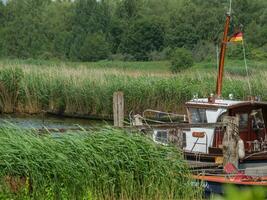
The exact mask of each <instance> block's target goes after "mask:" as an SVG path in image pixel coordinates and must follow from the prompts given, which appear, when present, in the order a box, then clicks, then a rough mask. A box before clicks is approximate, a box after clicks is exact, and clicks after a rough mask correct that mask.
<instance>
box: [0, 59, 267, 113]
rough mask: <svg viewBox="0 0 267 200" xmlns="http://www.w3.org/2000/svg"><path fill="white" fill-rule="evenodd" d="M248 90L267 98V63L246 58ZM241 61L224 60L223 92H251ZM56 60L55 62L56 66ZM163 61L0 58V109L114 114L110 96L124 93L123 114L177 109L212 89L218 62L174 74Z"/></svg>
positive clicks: (243, 96)
mask: <svg viewBox="0 0 267 200" xmlns="http://www.w3.org/2000/svg"><path fill="white" fill-rule="evenodd" d="M248 64H249V66H251V67H250V73H251V77H250V82H251V84H252V94H254V95H260V96H261V97H262V99H264V100H266V99H267V96H266V94H267V92H266V90H267V85H266V81H265V79H266V73H267V72H266V68H265V64H264V63H263V62H252V61H249V63H248ZM242 65H243V63H242V62H241V61H226V73H225V76H224V78H225V79H224V87H223V96H224V97H225V98H227V97H228V95H229V94H230V93H232V94H234V97H235V98H237V99H246V97H247V96H248V95H250V93H249V90H248V84H247V77H246V76H244V75H245V74H246V71H245V68H244V67H242ZM55 66H57V67H55ZM169 67H170V64H168V63H167V62H151V63H150V62H147V63H145V62H132V63H131V62H125V63H124V62H97V63H70V62H67V63H64V62H54V63H53V62H50V61H48V62H47V61H44V62H43V61H37V60H32V61H31V60H29V61H25V60H24V61H18V60H10V61H8V60H4V61H2V62H0V83H1V85H0V91H1V93H0V109H1V111H2V112H5V113H11V112H22V113H40V112H41V111H54V112H57V113H59V114H62V113H67V114H74V113H75V114H82V115H97V116H106V117H107V116H112V112H113V111H112V96H113V93H114V92H116V91H123V92H124V94H125V106H126V108H125V115H127V114H128V113H129V112H130V111H131V110H133V111H134V112H135V113H142V112H143V111H144V110H145V109H148V108H151V109H157V110H164V111H173V112H179V111H181V107H182V104H183V103H184V102H185V101H187V100H190V99H191V98H192V97H193V94H195V93H198V96H199V97H207V96H208V95H209V94H210V93H214V90H215V83H216V74H217V70H216V63H212V62H203V63H197V64H195V65H194V66H193V67H192V68H190V69H188V70H185V71H183V72H180V73H178V74H176V75H172V74H171V73H170V72H169V70H168V69H169Z"/></svg>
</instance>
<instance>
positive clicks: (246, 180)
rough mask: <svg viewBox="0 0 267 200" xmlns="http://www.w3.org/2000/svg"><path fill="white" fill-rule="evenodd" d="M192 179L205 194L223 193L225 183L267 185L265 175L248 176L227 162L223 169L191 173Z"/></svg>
mask: <svg viewBox="0 0 267 200" xmlns="http://www.w3.org/2000/svg"><path fill="white" fill-rule="evenodd" d="M193 179H194V180H195V181H197V183H198V184H199V185H200V186H202V187H203V189H204V191H205V193H206V194H207V195H209V194H211V193H213V194H214V193H216V194H224V189H225V185H234V186H235V187H239V188H248V187H267V176H266V175H265V176H256V175H254V176H250V175H246V174H245V172H244V171H239V170H237V168H236V167H235V166H234V165H233V164H231V163H228V164H227V165H226V166H225V167H224V171H218V170H217V171H216V172H214V171H213V172H211V173H205V174H204V173H202V174H197V175H193Z"/></svg>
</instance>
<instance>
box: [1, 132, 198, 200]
mask: <svg viewBox="0 0 267 200" xmlns="http://www.w3.org/2000/svg"><path fill="white" fill-rule="evenodd" d="M0 160H1V164H0V180H1V181H0V198H1V199H94V200H95V199H109V200H112V199H118V200H120V199H121V200H127V199H144V200H145V199H151V200H152V199H153V200H154V199H157V200H160V199H170V200H171V199H192V198H200V195H199V194H200V190H199V188H193V186H192V184H191V178H190V174H189V171H188V169H187V166H186V164H185V162H184V161H183V157H182V154H181V153H180V151H179V150H177V149H176V148H173V147H166V146H159V145H157V144H155V143H154V142H153V141H151V140H150V139H149V138H147V137H145V136H141V135H139V134H134V133H127V132H124V131H121V130H116V129H111V128H108V127H107V128H105V129H101V130H99V131H95V132H93V131H91V132H80V133H77V132H76V133H67V134H64V135H42V136H41V135H37V134H36V133H34V132H32V131H27V130H22V129H18V128H14V127H13V128H0ZM15 186H16V187H15Z"/></svg>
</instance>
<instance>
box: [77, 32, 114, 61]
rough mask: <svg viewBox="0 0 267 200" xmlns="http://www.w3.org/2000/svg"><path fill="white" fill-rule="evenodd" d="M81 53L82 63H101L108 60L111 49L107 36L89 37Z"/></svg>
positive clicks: (96, 35) (98, 34)
mask: <svg viewBox="0 0 267 200" xmlns="http://www.w3.org/2000/svg"><path fill="white" fill-rule="evenodd" d="M80 53H81V55H80V56H81V60H82V61H99V60H103V59H107V58H108V55H109V53H110V48H109V44H108V43H107V41H106V39H105V36H104V35H103V34H102V33H95V34H92V35H88V36H87V38H86V39H85V41H84V44H83V46H82V47H81V52H80Z"/></svg>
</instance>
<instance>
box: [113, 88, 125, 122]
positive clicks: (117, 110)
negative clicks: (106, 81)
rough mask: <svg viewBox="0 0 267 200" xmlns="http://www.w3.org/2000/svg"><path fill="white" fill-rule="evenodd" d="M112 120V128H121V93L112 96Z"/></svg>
mask: <svg viewBox="0 0 267 200" xmlns="http://www.w3.org/2000/svg"><path fill="white" fill-rule="evenodd" d="M113 119H114V126H116V127H123V121H124V96H123V92H115V93H114V94H113Z"/></svg>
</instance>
